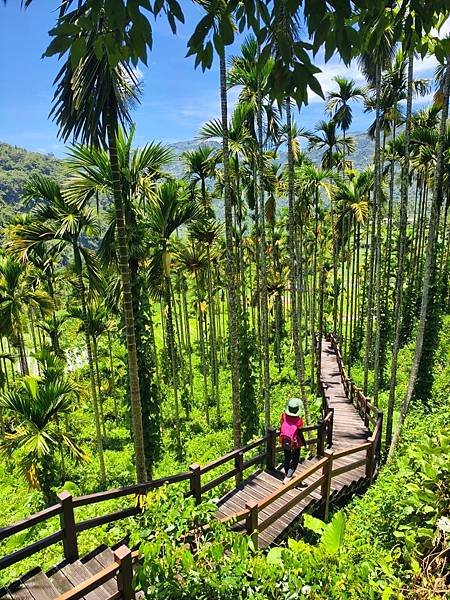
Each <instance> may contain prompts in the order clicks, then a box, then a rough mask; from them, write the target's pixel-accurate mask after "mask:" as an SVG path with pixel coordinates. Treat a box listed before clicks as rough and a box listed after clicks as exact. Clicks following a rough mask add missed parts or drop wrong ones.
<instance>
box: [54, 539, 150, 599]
mask: <svg viewBox="0 0 450 600" xmlns="http://www.w3.org/2000/svg"><path fill="white" fill-rule="evenodd" d="M138 555H139V552H131V550H129V548H128V547H127V546H125V545H123V546H120V547H119V548H118V549H117V550H116V551H115V552H114V562H113V563H111V564H110V565H108V566H107V567H105V568H104V569H102V570H101V571H100V572H99V573H96V574H95V575H92V577H89V579H86V581H83V582H82V583H80V584H78V585H76V586H75V587H73V588H72V589H70V590H69V591H67V592H65V593H64V594H60V595H59V596H57V598H56V600H80V599H81V598H83V597H85V596H86V595H87V594H88V593H89V592H92V591H93V590H96V589H97V588H99V587H100V586H102V585H103V584H104V583H106V582H107V581H110V580H111V579H112V578H113V577H116V576H117V582H118V588H119V589H118V591H117V592H116V593H115V594H113V595H112V596H110V598H109V600H111V598H119V597H120V598H122V600H132V598H133V597H134V593H133V588H132V579H133V570H132V566H131V565H132V562H133V560H135V559H136V558H137V557H138Z"/></svg>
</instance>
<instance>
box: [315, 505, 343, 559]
mask: <svg viewBox="0 0 450 600" xmlns="http://www.w3.org/2000/svg"><path fill="white" fill-rule="evenodd" d="M344 531H345V516H344V513H343V512H342V511H340V512H338V513H336V514H335V515H334V517H333V519H332V521H331V523H328V525H327V526H326V527H325V529H324V532H323V534H322V538H321V540H320V543H321V544H322V545H323V547H324V548H325V550H326V551H327V552H329V553H330V554H337V552H338V551H339V549H340V547H341V545H342V541H343V539H344Z"/></svg>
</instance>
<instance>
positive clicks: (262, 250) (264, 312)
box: [256, 44, 270, 431]
mask: <svg viewBox="0 0 450 600" xmlns="http://www.w3.org/2000/svg"><path fill="white" fill-rule="evenodd" d="M258 57H259V44H258ZM257 104H258V107H257V115H256V118H257V125H258V195H259V197H258V200H257V201H258V202H259V217H260V228H259V230H260V231H259V233H260V239H259V245H258V246H259V256H260V264H261V294H260V300H261V320H262V323H261V325H262V327H261V333H262V339H261V342H262V344H261V345H262V359H263V360H262V362H263V386H262V388H263V389H262V391H263V398H264V426H265V428H266V431H267V429H268V428H269V427H270V371H269V367H270V355H269V311H268V305H267V300H268V299H267V262H266V220H265V213H266V211H265V206H264V172H263V169H264V165H263V122H262V91H261V81H260V79H259V77H258V83H257Z"/></svg>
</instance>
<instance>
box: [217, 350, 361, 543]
mask: <svg viewBox="0 0 450 600" xmlns="http://www.w3.org/2000/svg"><path fill="white" fill-rule="evenodd" d="M321 379H322V382H323V383H324V385H325V386H326V394H327V396H328V399H329V405H330V407H331V408H333V409H334V425H333V445H332V447H331V449H332V450H334V451H341V450H345V449H346V448H350V447H353V446H355V445H357V444H358V443H364V442H365V441H366V440H367V438H368V437H369V435H370V432H369V430H368V428H367V427H366V426H365V424H364V422H363V421H362V419H361V417H360V415H359V413H358V411H357V410H356V408H355V407H354V406H353V404H352V402H351V401H350V400H349V399H348V398H347V396H346V393H345V390H344V386H343V383H342V380H341V374H340V371H339V367H338V362H337V358H336V352H335V351H334V350H333V348H332V345H331V342H330V341H327V340H323V342H322V350H321ZM365 452H366V451H365V450H361V452H360V453H355V454H352V455H351V456H349V457H343V458H338V459H337V460H335V461H334V462H333V468H336V469H338V468H340V467H343V466H344V465H348V464H350V463H351V462H355V461H359V460H360V459H362V458H363V457H364V454H365ZM302 453H305V450H302ZM319 460H320V459H319V458H318V457H312V458H307V457H305V456H304V457H303V458H302V462H301V463H300V464H299V466H298V467H297V471H296V473H295V475H296V476H299V475H301V474H302V473H306V472H307V471H308V470H310V468H311V467H313V466H314V464H316V463H317V462H318V461H319ZM320 475H321V473H320V471H316V472H315V473H313V474H312V475H310V476H309V477H307V478H306V479H305V480H304V481H302V482H301V484H300V485H299V486H298V487H294V488H293V489H291V490H288V491H287V492H286V493H285V494H284V495H283V496H281V497H280V498H279V499H277V500H276V501H274V502H273V503H271V504H270V505H269V506H268V507H267V508H266V509H263V510H262V511H261V513H260V514H261V517H262V520H263V521H264V520H265V519H270V517H271V516H272V514H274V513H275V511H277V510H278V509H280V508H281V507H282V506H283V504H284V503H285V502H286V500H291V499H292V500H293V499H294V498H299V497H300V496H301V495H302V491H303V489H304V488H305V487H306V486H308V485H309V484H311V483H313V482H315V481H317V480H318V479H319V477H320ZM283 478H284V472H283V471H282V470H281V467H280V468H278V469H277V470H275V471H258V472H257V473H255V474H253V475H251V476H250V477H249V478H248V479H246V480H245V481H244V482H243V483H242V484H241V485H240V486H239V487H237V488H236V489H234V490H232V491H231V492H229V493H228V494H226V495H225V496H224V497H223V498H221V499H220V501H219V503H218V507H219V511H218V517H219V518H227V517H230V516H231V515H233V514H235V513H239V512H240V511H243V510H244V509H245V508H246V504H247V503H248V502H249V501H252V500H255V499H256V500H258V501H261V500H263V499H264V498H265V497H266V496H268V495H269V494H273V493H274V492H275V491H276V490H277V489H278V488H280V486H282V483H281V482H282V480H283ZM364 480H365V467H364V466H360V467H357V468H356V469H354V470H352V471H350V472H348V473H342V474H340V475H338V476H337V477H334V478H333V479H332V483H331V492H332V494H333V497H334V498H337V497H338V496H341V495H342V494H343V493H345V492H346V491H348V490H349V489H350V487H352V488H354V487H356V486H358V485H360V484H362V483H363V482H364ZM320 501H321V493H320V490H315V491H313V492H312V493H311V494H310V495H308V496H307V497H306V498H302V499H299V501H298V502H297V503H295V505H294V506H293V507H292V508H291V509H290V510H289V511H288V512H286V513H285V514H283V515H282V516H280V517H279V518H278V519H277V520H276V521H274V522H273V523H272V524H271V525H270V526H269V527H267V529H264V531H262V532H261V533H260V534H259V546H260V547H266V546H268V545H270V544H272V543H273V542H274V541H275V540H277V539H278V538H279V537H281V536H282V535H283V534H284V532H285V531H286V529H288V528H289V527H290V526H291V525H292V523H293V522H294V521H295V520H296V519H297V518H298V517H299V515H300V514H301V513H302V512H305V511H312V510H314V509H317V508H318V504H319V503H320Z"/></svg>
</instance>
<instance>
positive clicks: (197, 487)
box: [0, 334, 383, 600]
mask: <svg viewBox="0 0 450 600" xmlns="http://www.w3.org/2000/svg"><path fill="white" fill-rule="evenodd" d="M326 337H327V339H328V340H329V341H330V343H331V345H332V347H333V349H334V351H335V354H336V361H337V364H338V367H339V372H340V376H341V380H342V384H343V386H344V388H345V391H346V394H347V395H351V400H352V401H353V402H354V403H355V404H356V407H357V408H359V409H360V410H363V413H364V420H365V421H366V424H368V422H369V419H370V421H373V422H374V424H375V426H374V430H373V433H372V436H371V438H369V440H368V441H367V442H366V443H364V444H361V445H359V446H355V447H353V448H349V449H346V450H343V451H341V452H338V453H336V454H335V455H334V456H331V454H330V453H328V452H327V451H326V450H325V441H326V443H327V446H328V447H330V446H331V444H332V439H333V422H334V418H333V415H334V409H333V407H331V406H330V400H329V398H328V396H327V394H326V390H327V386H326V384H325V383H324V382H323V381H322V379H320V381H319V391H320V392H321V394H322V400H323V402H322V417H323V418H322V419H321V421H320V422H319V423H318V424H315V425H308V426H305V427H302V431H303V432H304V433H309V432H312V431H316V430H317V437H316V438H314V439H310V440H307V446H311V445H313V444H316V443H317V454H318V455H321V454H322V453H323V452H325V457H324V458H319V460H318V461H317V463H316V464H315V465H313V466H312V467H310V468H309V469H307V470H306V471H305V472H304V473H302V474H300V475H298V476H296V477H294V478H292V479H291V480H290V481H289V482H288V484H287V485H285V486H282V487H280V488H279V489H277V490H275V491H274V492H273V493H272V494H269V495H268V496H266V497H265V498H263V499H262V501H260V502H259V503H258V504H256V505H255V506H253V505H252V507H251V508H250V509H249V508H246V509H245V510H243V511H239V512H238V513H236V514H235V515H231V516H229V517H227V518H226V519H222V521H223V522H228V521H231V520H233V519H234V520H235V521H236V520H237V521H239V520H242V519H244V518H245V519H246V521H247V522H248V523H253V524H254V520H255V514H256V515H257V513H258V511H259V510H263V509H264V508H265V507H267V506H268V505H270V504H271V503H273V502H274V501H275V500H277V499H278V498H280V497H281V496H282V495H283V494H285V493H286V492H287V491H289V490H291V489H292V488H294V487H295V486H297V485H299V484H300V483H302V482H303V481H304V480H305V479H307V478H308V477H309V476H311V475H312V474H314V473H316V472H317V471H318V470H319V469H321V468H323V469H328V471H326V472H325V471H324V474H323V475H322V476H321V477H320V478H319V480H318V481H320V482H321V484H323V485H322V489H325V487H326V486H325V483H326V482H328V483H327V485H329V480H330V478H331V477H332V476H333V473H334V475H335V474H336V472H345V471H344V470H343V469H345V470H347V469H348V470H352V469H354V468H357V466H362V465H363V464H365V465H366V474H367V477H368V478H369V480H371V478H373V476H374V474H375V471H376V468H377V461H379V458H380V455H381V450H380V447H381V436H382V422H383V413H381V412H380V411H379V410H378V409H377V408H376V407H375V406H374V405H373V404H372V403H371V402H370V401H369V400H368V399H367V398H366V397H365V396H364V395H363V393H362V391H361V390H360V389H359V388H357V387H356V386H355V385H354V384H353V382H351V381H350V379H349V378H348V376H347V374H346V371H345V367H344V365H343V361H342V355H341V353H340V350H339V347H338V345H337V342H336V339H335V337H334V336H332V335H330V334H327V336H326ZM358 405H359V406H358ZM278 435H279V432H278V431H277V430H276V429H269V430H268V432H267V435H265V436H263V437H261V438H259V439H257V440H255V441H253V442H251V443H250V444H247V445H246V446H244V447H242V448H238V449H237V450H233V451H231V452H229V453H228V454H226V455H224V456H222V457H220V458H218V459H217V460H215V461H212V462H210V463H208V464H207V465H205V466H203V467H200V466H199V465H191V467H190V470H189V471H186V472H182V473H178V474H176V475H172V476H169V477H163V478H160V479H157V480H153V481H149V482H146V483H143V484H136V485H131V486H126V487H124V488H118V489H113V490H107V491H105V492H97V493H94V494H89V495H85V496H79V497H75V498H72V496H71V495H70V494H69V493H68V492H63V493H62V494H60V496H59V498H60V502H59V503H58V504H55V505H53V506H50V507H48V508H46V509H44V510H42V511H40V512H38V513H36V514H34V515H31V516H30V517H28V518H26V519H22V520H20V521H17V522H16V523H13V524H12V525H8V526H6V527H3V528H0V541H2V540H5V539H7V538H8V537H10V536H12V535H14V534H16V533H19V532H21V531H24V530H26V529H28V528H29V527H31V526H33V525H36V524H38V523H41V522H43V521H46V520H48V519H50V518H52V517H55V516H57V515H59V517H60V522H61V529H60V530H58V531H56V532H55V533H53V534H51V535H48V536H47V537H45V538H44V539H42V540H39V541H37V542H34V543H32V544H29V545H28V546H26V547H25V548H22V549H19V550H16V551H15V552H13V553H11V554H9V555H8V556H6V557H3V558H1V559H0V569H2V568H5V567H8V566H11V565H13V564H15V563H16V562H18V561H20V560H22V559H23V558H27V557H29V556H31V555H33V554H35V553H36V552H39V551H40V550H42V549H44V548H47V547H48V546H51V545H52V544H55V543H57V542H59V541H62V542H63V545H64V555H65V558H66V559H67V560H70V561H73V560H75V559H76V558H78V547H77V533H79V532H80V531H85V530H87V529H91V528H93V527H98V526H99V525H102V524H105V523H111V522H114V521H117V520H119V519H124V518H127V517H130V516H133V515H135V514H137V513H138V512H139V510H140V509H139V508H138V507H137V506H133V507H128V508H124V509H121V510H118V511H115V512H110V513H108V514H106V515H102V516H100V517H94V518H90V519H86V520H84V521H78V522H77V523H76V522H75V515H74V509H75V508H79V507H81V506H86V505H92V504H98V503H100V502H104V501H106V500H112V499H117V498H120V497H124V496H132V495H134V496H139V495H143V494H145V493H147V492H148V491H149V490H152V489H156V488H158V487H160V486H162V485H165V484H169V485H171V484H175V483H179V482H183V481H189V492H187V495H191V496H194V498H195V499H196V501H197V502H200V501H201V497H202V493H205V492H207V491H209V490H212V489H214V488H215V487H217V486H218V485H220V484H222V483H223V482H225V481H226V480H227V479H230V478H231V477H233V476H238V475H240V474H241V473H242V471H244V470H245V469H247V468H249V467H251V466H253V465H256V464H258V463H261V462H264V461H265V463H266V468H267V469H269V470H273V469H274V468H275V460H276V453H277V451H278V448H277V446H276V439H277V437H278ZM261 445H265V450H264V452H261V453H259V454H257V455H256V456H253V457H252V458H250V459H249V460H247V461H244V458H243V457H244V453H246V452H249V451H251V450H253V449H255V448H257V447H259V446H261ZM364 450H365V451H366V452H367V457H366V458H365V459H360V460H358V461H355V462H353V463H350V464H349V465H345V466H343V467H339V468H338V469H335V470H334V471H333V473H332V471H331V466H330V465H331V464H332V462H333V461H335V460H338V459H340V458H343V457H344V456H348V455H350V454H354V453H358V452H363V451H364ZM230 461H234V468H232V469H230V470H228V471H227V472H225V473H222V474H221V475H219V476H218V477H216V478H215V479H213V480H211V481H209V482H207V483H204V484H203V485H202V482H201V476H202V475H204V474H205V473H208V472H210V471H212V470H213V469H215V468H218V467H220V466H222V465H224V464H226V463H227V462H230ZM327 465H328V466H327ZM327 478H328V479H327ZM316 483H317V482H314V483H313V484H310V485H309V486H308V487H307V488H306V490H302V492H301V494H299V495H297V499H298V498H299V497H302V498H303V497H305V493H306V495H308V490H309V492H310V491H312V489H315V488H316V487H318V485H320V484H317V485H316ZM311 486H313V487H311ZM324 486H325V487H324ZM326 502H328V499H327V500H326ZM290 504H291V500H290V501H289V502H288V503H287V505H289V506H290ZM280 511H281V509H279V511H277V514H278V512H280ZM325 513H327V510H326V511H325ZM280 514H282V513H280ZM252 526H253V525H252ZM72 600H75V599H74V598H72Z"/></svg>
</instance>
